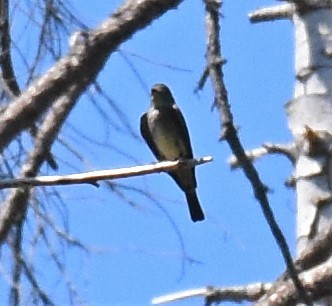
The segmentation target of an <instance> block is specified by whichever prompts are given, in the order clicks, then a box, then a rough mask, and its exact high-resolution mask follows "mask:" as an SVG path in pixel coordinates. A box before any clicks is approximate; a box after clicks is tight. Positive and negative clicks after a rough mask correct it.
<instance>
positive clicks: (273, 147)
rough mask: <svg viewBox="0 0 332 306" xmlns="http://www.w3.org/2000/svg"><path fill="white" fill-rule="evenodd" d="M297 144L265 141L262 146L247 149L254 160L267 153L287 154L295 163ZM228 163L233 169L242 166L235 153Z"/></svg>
mask: <svg viewBox="0 0 332 306" xmlns="http://www.w3.org/2000/svg"><path fill="white" fill-rule="evenodd" d="M296 151H297V150H296V145H295V144H293V143H292V144H272V143H265V144H263V145H262V147H260V148H256V149H253V150H250V151H245V154H246V156H247V158H248V159H249V160H250V161H251V162H254V161H256V160H257V159H259V158H261V157H263V156H265V155H267V154H281V155H284V156H286V157H287V158H288V159H289V160H290V161H291V162H292V163H294V161H295V158H296ZM228 163H229V165H230V166H231V169H236V168H238V167H241V165H240V164H239V161H238V159H237V158H236V156H235V155H232V156H231V157H230V158H229V159H228Z"/></svg>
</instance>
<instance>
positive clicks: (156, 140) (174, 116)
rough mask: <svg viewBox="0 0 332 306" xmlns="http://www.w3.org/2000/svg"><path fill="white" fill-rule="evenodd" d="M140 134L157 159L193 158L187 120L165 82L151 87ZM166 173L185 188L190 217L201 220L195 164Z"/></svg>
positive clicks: (201, 213) (202, 215) (202, 218)
mask: <svg viewBox="0 0 332 306" xmlns="http://www.w3.org/2000/svg"><path fill="white" fill-rule="evenodd" d="M141 134H142V136H143V138H144V139H145V141H146V143H147V144H148V146H149V147H150V149H151V151H152V152H153V154H154V155H155V156H156V158H157V159H158V160H159V161H163V160H171V161H172V160H178V159H191V158H193V152H192V148H191V144H190V138H189V133H188V129H187V126H186V122H185V120H184V118H183V115H182V113H181V111H180V109H179V108H178V106H177V105H176V103H175V100H174V98H173V96H172V93H171V91H170V90H169V88H168V87H167V86H166V85H164V84H156V85H154V86H153V87H152V89H151V107H150V108H149V110H148V111H147V112H146V113H144V114H143V116H142V117H141ZM169 175H170V176H171V177H172V178H173V179H174V180H175V182H176V183H177V184H178V186H179V187H180V188H181V189H182V190H183V191H184V193H185V195H186V198H187V202H188V207H189V212H190V216H191V219H192V220H193V221H194V222H196V221H201V220H204V213H203V211H202V208H201V206H200V204H199V201H198V198H197V194H196V187H197V183H196V177H195V168H182V169H177V170H174V171H170V172H169Z"/></svg>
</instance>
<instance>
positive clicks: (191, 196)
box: [185, 189, 205, 222]
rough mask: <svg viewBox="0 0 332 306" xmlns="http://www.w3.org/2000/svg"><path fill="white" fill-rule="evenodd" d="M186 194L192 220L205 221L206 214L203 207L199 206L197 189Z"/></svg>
mask: <svg viewBox="0 0 332 306" xmlns="http://www.w3.org/2000/svg"><path fill="white" fill-rule="evenodd" d="M185 193H186V198H187V203H188V207H189V213H190V216H191V220H193V221H194V222H196V221H202V220H204V218H205V217H204V213H203V210H202V208H201V205H200V204H199V201H198V198H197V194H196V190H195V189H192V190H188V191H186V192H185Z"/></svg>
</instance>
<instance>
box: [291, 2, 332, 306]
mask: <svg viewBox="0 0 332 306" xmlns="http://www.w3.org/2000/svg"><path fill="white" fill-rule="evenodd" d="M307 5H308V4H306V7H304V6H303V7H300V5H298V7H297V10H296V11H297V12H296V13H295V14H294V15H293V22H294V27H295V72H296V82H295V90H294V98H293V99H292V101H290V102H289V103H288V104H287V106H286V109H287V114H288V122H289V127H290V129H291V131H292V134H293V136H294V139H295V142H296V144H297V146H298V156H297V160H296V167H295V180H296V193H297V251H298V253H300V252H301V251H302V250H303V249H305V248H306V247H307V245H308V244H309V243H310V241H311V240H312V239H313V238H314V237H315V236H317V234H318V233H319V232H320V231H321V230H322V229H323V228H324V227H325V226H327V225H329V224H330V222H331V217H332V192H331V182H332V172H331V170H332V162H331V160H330V156H331V153H330V151H331V150H330V147H331V144H332V9H331V8H322V7H319V8H318V7H315V6H311V7H308V6H307ZM320 6H322V3H320ZM331 148H332V147H331ZM318 304H319V305H332V303H331V301H330V302H329V301H327V300H326V299H325V300H321V301H320V302H319V303H318Z"/></svg>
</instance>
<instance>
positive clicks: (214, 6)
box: [205, 0, 312, 305]
mask: <svg viewBox="0 0 332 306" xmlns="http://www.w3.org/2000/svg"><path fill="white" fill-rule="evenodd" d="M220 6H221V1H220V0H205V8H206V29H207V36H208V47H207V61H208V67H209V75H210V78H211V82H212V86H213V89H214V92H215V105H216V107H217V108H218V110H219V115H220V119H221V122H222V126H223V130H222V138H224V139H226V141H227V142H228V144H229V146H230V148H231V150H232V152H233V154H234V155H235V156H236V157H237V159H238V161H239V163H240V164H241V166H242V168H243V171H244V173H245V175H246V177H247V178H248V179H249V181H250V183H251V185H252V188H253V190H254V194H255V197H256V199H257V200H258V202H259V204H260V206H261V209H262V211H263V214H264V216H265V219H266V220H267V222H268V224H269V226H270V229H271V231H272V234H273V236H274V238H275V240H276V242H277V244H278V246H279V248H280V250H281V253H282V255H283V258H284V260H285V263H286V265H287V269H288V271H289V273H290V276H291V278H292V280H293V282H294V284H295V287H296V288H297V290H298V292H299V294H300V296H301V299H302V300H303V301H305V302H306V303H307V304H308V305H311V304H312V303H311V301H310V298H309V297H308V295H307V293H306V292H305V290H304V288H303V286H302V284H301V282H300V280H299V278H298V275H297V272H296V269H295V267H294V264H293V261H292V256H291V253H290V250H289V248H288V245H287V242H286V239H285V237H284V235H283V233H282V231H281V229H280V228H279V226H278V224H277V222H276V220H275V218H274V215H273V211H272V210H271V208H270V205H269V200H268V198H267V188H266V186H265V185H264V184H263V183H262V181H261V179H260V177H259V174H258V172H257V170H256V169H255V167H254V166H253V165H252V163H251V161H250V159H249V158H248V157H247V156H246V153H245V151H244V148H243V146H242V144H241V142H240V139H239V137H238V135H237V130H236V128H235V126H234V122H233V116H232V113H231V110H230V105H229V102H228V94H227V90H226V87H225V84H224V81H223V71H222V64H223V61H222V55H221V51H220V41H219V32H220V25H219V8H220Z"/></svg>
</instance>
